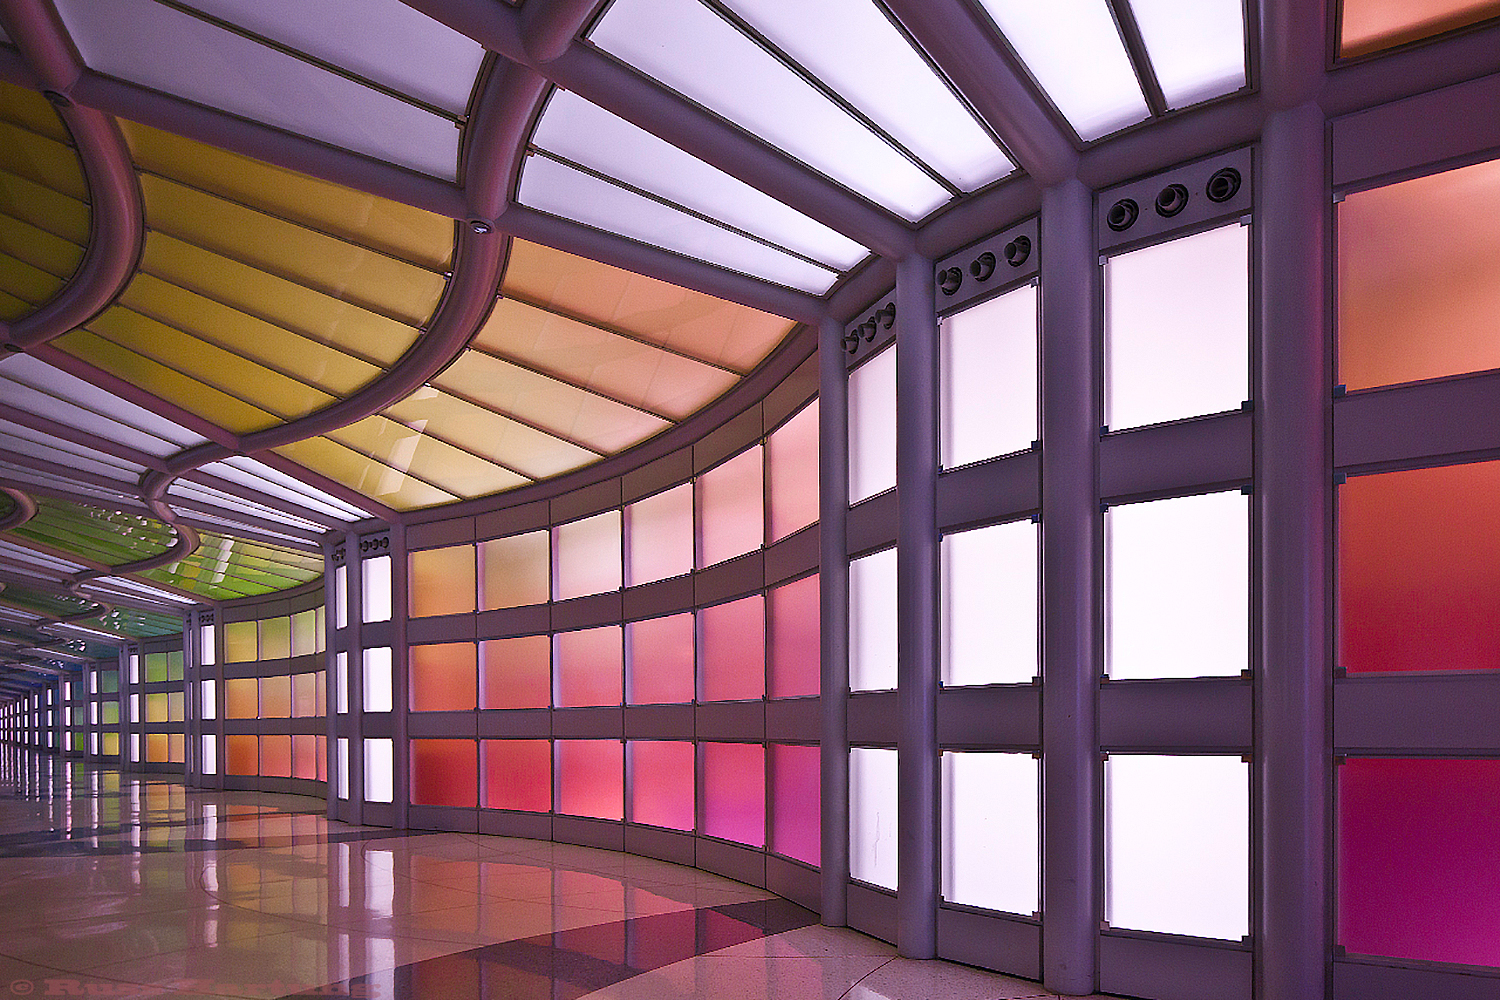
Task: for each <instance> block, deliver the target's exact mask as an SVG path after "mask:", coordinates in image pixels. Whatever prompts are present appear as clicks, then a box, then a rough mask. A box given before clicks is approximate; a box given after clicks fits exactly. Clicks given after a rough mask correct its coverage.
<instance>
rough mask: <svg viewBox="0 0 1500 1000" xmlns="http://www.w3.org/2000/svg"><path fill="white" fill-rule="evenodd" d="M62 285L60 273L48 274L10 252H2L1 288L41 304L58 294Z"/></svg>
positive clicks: (0, 258)
mask: <svg viewBox="0 0 1500 1000" xmlns="http://www.w3.org/2000/svg"><path fill="white" fill-rule="evenodd" d="M62 286H63V279H62V278H61V277H59V276H58V275H54V274H48V273H47V272H46V271H43V270H40V269H38V268H35V267H32V266H31V265H30V264H28V263H26V262H25V261H23V260H17V259H16V258H14V257H12V256H11V255H10V254H6V253H0V288H3V289H5V290H6V291H7V292H9V293H10V294H12V295H14V296H15V297H16V298H18V299H25V300H26V301H27V302H35V303H36V304H37V305H41V304H42V303H43V302H46V301H47V300H48V299H50V298H52V296H53V295H55V294H57V290H58V289H59V288H61V287H62Z"/></svg>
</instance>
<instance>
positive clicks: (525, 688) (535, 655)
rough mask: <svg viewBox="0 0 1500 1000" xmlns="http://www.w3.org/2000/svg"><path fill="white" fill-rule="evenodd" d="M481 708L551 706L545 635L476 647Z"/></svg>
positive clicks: (493, 641) (549, 647)
mask: <svg viewBox="0 0 1500 1000" xmlns="http://www.w3.org/2000/svg"><path fill="white" fill-rule="evenodd" d="M479 657H480V672H481V673H482V674H483V677H484V681H483V685H482V687H481V689H480V690H481V698H482V699H483V700H482V701H481V702H480V704H479V707H480V708H546V707H547V706H549V705H551V704H552V640H551V639H550V638H548V637H547V636H545V635H526V636H520V637H517V638H514V639H489V640H486V641H485V642H482V643H480V644H479Z"/></svg>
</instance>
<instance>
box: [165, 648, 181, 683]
mask: <svg viewBox="0 0 1500 1000" xmlns="http://www.w3.org/2000/svg"><path fill="white" fill-rule="evenodd" d="M167 680H169V681H180V680H182V650H180V649H174V650H172V651H171V652H170V653H168V654H167Z"/></svg>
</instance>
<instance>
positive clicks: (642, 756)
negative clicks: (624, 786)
mask: <svg viewBox="0 0 1500 1000" xmlns="http://www.w3.org/2000/svg"><path fill="white" fill-rule="evenodd" d="M625 751H626V756H627V759H628V760H629V761H630V821H631V822H632V823H645V824H648V825H650V826H665V827H670V828H671V829H673V830H691V829H693V801H694V795H693V744H691V743H667V742H659V741H656V740H632V741H631V742H629V743H627V744H626V745H625Z"/></svg>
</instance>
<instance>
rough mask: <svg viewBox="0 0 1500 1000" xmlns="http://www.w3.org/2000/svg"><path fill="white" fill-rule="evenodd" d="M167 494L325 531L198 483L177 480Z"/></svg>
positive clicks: (313, 523)
mask: <svg viewBox="0 0 1500 1000" xmlns="http://www.w3.org/2000/svg"><path fill="white" fill-rule="evenodd" d="M167 494H168V495H169V496H173V497H181V498H184V499H187V500H194V501H197V502H198V503H206V504H210V505H212V506H214V507H217V508H220V510H221V511H228V512H232V513H236V514H240V515H241V516H249V517H256V518H260V519H262V520H267V521H275V522H276V523H278V524H283V525H287V526H290V527H294V528H302V529H304V530H307V531H323V530H324V528H323V525H321V524H318V523H317V522H315V521H308V520H306V519H304V518H300V517H297V516H296V515H295V514H288V513H286V512H285V511H282V510H278V509H276V508H275V507H267V506H265V505H264V504H258V503H255V502H254V501H252V500H246V499H244V498H242V497H237V496H235V495H234V494H232V493H223V492H221V491H219V490H216V489H212V488H210V487H208V486H202V485H199V484H197V483H192V482H188V481H187V480H182V479H179V480H177V482H175V483H173V484H172V485H171V486H170V487H169V488H168V489H167ZM195 513H196V512H195Z"/></svg>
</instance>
